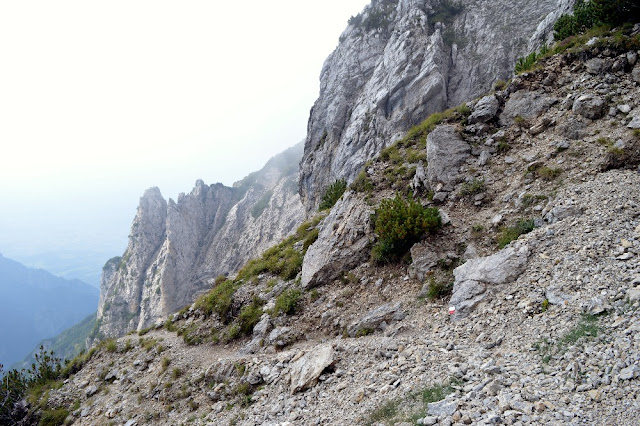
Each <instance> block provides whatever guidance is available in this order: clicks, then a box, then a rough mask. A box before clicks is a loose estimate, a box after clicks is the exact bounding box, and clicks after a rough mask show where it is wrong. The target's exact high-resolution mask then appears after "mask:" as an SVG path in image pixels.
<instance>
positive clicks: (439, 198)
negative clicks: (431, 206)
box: [433, 191, 449, 204]
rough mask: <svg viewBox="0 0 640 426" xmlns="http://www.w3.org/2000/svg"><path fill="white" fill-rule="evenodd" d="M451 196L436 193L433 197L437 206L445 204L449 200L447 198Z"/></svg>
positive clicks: (446, 193)
mask: <svg viewBox="0 0 640 426" xmlns="http://www.w3.org/2000/svg"><path fill="white" fill-rule="evenodd" d="M448 196H449V193H448V192H442V191H441V192H436V193H435V194H434V195H433V202H434V203H437V204H441V203H444V202H445V201H446V200H447V197H448Z"/></svg>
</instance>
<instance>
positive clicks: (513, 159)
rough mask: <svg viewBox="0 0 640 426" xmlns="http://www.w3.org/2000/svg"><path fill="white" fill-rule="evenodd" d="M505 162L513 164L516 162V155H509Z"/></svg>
mask: <svg viewBox="0 0 640 426" xmlns="http://www.w3.org/2000/svg"><path fill="white" fill-rule="evenodd" d="M504 162H505V163H506V164H513V163H515V162H516V159H515V158H514V157H511V156H509V157H505V159H504Z"/></svg>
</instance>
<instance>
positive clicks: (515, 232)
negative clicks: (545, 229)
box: [496, 219, 535, 249]
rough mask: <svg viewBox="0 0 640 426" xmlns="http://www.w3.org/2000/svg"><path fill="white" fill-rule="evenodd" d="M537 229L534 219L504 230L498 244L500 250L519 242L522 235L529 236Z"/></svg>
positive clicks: (522, 221) (520, 221)
mask: <svg viewBox="0 0 640 426" xmlns="http://www.w3.org/2000/svg"><path fill="white" fill-rule="evenodd" d="M534 229H535V223H534V221H533V219H522V220H519V221H518V222H517V223H516V224H515V225H514V226H510V227H508V228H503V229H502V230H501V231H500V233H499V234H498V237H497V239H496V242H497V243H498V247H499V248H501V249H502V248H504V247H506V246H507V245H508V244H509V243H510V242H511V241H514V240H517V239H518V237H519V236H520V235H523V234H527V233H529V232H531V231H533V230H534Z"/></svg>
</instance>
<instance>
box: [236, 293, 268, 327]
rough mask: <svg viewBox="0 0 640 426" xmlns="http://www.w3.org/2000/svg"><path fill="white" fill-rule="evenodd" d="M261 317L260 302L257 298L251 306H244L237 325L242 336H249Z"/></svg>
mask: <svg viewBox="0 0 640 426" xmlns="http://www.w3.org/2000/svg"><path fill="white" fill-rule="evenodd" d="M261 316H262V302H261V301H260V299H258V298H254V299H253V301H252V302H251V304H249V305H247V306H245V307H243V308H242V310H241V311H240V315H238V325H239V326H240V331H241V332H242V334H245V335H246V334H250V333H251V332H252V331H253V327H254V326H255V325H256V324H257V323H258V321H260V317H261Z"/></svg>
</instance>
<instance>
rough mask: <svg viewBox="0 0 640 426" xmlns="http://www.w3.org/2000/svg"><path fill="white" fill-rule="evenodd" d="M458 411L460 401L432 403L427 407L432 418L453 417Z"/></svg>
mask: <svg viewBox="0 0 640 426" xmlns="http://www.w3.org/2000/svg"><path fill="white" fill-rule="evenodd" d="M456 410H458V401H447V400H444V401H439V402H430V403H429V404H428V406H427V413H429V414H431V415H432V416H453V413H455V412H456Z"/></svg>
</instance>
